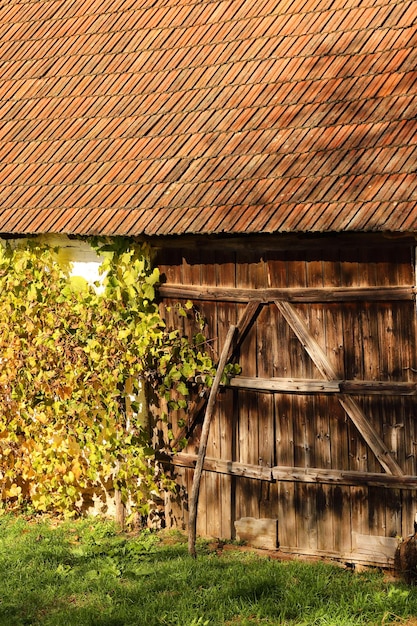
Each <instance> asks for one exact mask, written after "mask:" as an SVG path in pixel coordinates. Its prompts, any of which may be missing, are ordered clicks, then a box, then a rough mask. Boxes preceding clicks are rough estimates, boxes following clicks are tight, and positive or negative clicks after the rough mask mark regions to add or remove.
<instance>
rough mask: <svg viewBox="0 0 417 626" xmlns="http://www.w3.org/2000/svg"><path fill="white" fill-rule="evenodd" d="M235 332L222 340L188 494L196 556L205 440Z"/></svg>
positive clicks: (191, 551) (190, 548) (190, 536)
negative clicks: (198, 509)
mask: <svg viewBox="0 0 417 626" xmlns="http://www.w3.org/2000/svg"><path fill="white" fill-rule="evenodd" d="M235 332H236V326H230V328H229V330H228V332H227V335H226V340H225V342H224V346H223V349H222V352H221V355H220V360H219V364H218V366H217V371H216V376H215V377H214V381H213V385H212V387H211V389H210V395H209V399H208V402H207V409H206V414H205V416H204V421H203V428H202V431H201V437H200V447H199V449H198V456H197V463H196V466H195V471H194V477H193V486H192V489H191V496H190V503H189V504H190V517H189V531H188V552H189V554H190V555H191V556H192V557H194V558H195V557H196V549H195V542H196V528H197V505H198V496H199V493H200V481H201V474H202V471H203V465H204V458H205V456H206V450H207V442H208V436H209V432H210V424H211V420H212V417H213V413H214V404H215V402H216V396H217V392H218V390H219V387H220V381H221V377H222V375H223V370H224V368H225V366H226V362H227V358H228V355H229V352H230V348H231V346H232V342H233V337H234V335H235Z"/></svg>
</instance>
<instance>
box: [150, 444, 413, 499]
mask: <svg viewBox="0 0 417 626" xmlns="http://www.w3.org/2000/svg"><path fill="white" fill-rule="evenodd" d="M161 461H162V462H165V463H172V465H174V466H175V467H189V468H193V467H195V465H196V463H197V455H195V454H186V453H184V452H179V453H178V454H176V455H175V456H173V457H172V458H171V459H169V458H167V457H164V458H163V459H161ZM203 469H204V471H207V472H214V473H216V474H225V475H228V476H242V477H244V478H251V479H253V480H264V481H269V482H271V481H275V480H281V481H284V482H298V483H310V484H311V483H317V484H329V485H346V486H349V485H351V486H352V485H361V486H364V487H387V488H388V489H389V488H391V489H413V490H416V489H417V476H404V475H403V476H393V475H392V474H386V473H380V474H378V473H374V472H355V471H344V470H335V469H321V468H315V467H308V468H304V467H290V466H277V467H265V466H262V465H250V464H248V463H238V462H237V461H228V460H224V459H214V458H210V457H206V458H205V459H204V464H203Z"/></svg>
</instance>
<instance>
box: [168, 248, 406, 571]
mask: <svg viewBox="0 0 417 626" xmlns="http://www.w3.org/2000/svg"><path fill="white" fill-rule="evenodd" d="M157 262H158V265H159V267H160V269H161V272H162V274H163V276H164V280H166V282H167V283H169V284H177V285H197V286H221V287H222V288H223V289H227V288H228V287H250V288H271V287H276V288H291V287H294V288H300V287H307V288H327V289H330V290H332V289H334V288H338V287H352V288H356V287H368V286H375V287H391V286H395V287H398V286H413V285H414V284H415V278H414V246H413V245H412V243H411V242H407V241H402V240H398V241H397V240H395V239H394V240H391V239H386V238H383V237H381V238H375V237H373V238H369V239H368V238H366V237H360V238H344V239H340V240H338V239H337V238H323V239H320V240H314V239H311V238H308V239H306V240H303V239H302V238H301V239H300V238H298V239H293V238H288V239H285V238H281V239H279V238H277V239H268V240H248V241H247V242H245V241H243V242H239V244H238V245H233V244H232V243H230V244H229V243H227V242H216V241H213V242H205V243H202V244H201V245H200V244H199V243H198V242H197V243H195V242H194V243H193V244H190V245H185V244H183V245H178V244H177V245H175V246H172V247H169V246H168V245H166V246H161V248H160V249H159V251H158V256H157ZM173 302H174V299H169V298H165V299H164V300H163V303H162V307H163V308H164V307H166V305H169V304H172V303H173ZM195 304H196V306H197V307H198V309H199V310H200V311H201V313H202V315H203V316H204V318H205V319H206V320H207V328H206V333H207V335H208V337H210V338H211V339H212V340H213V342H212V346H213V350H214V352H215V354H217V355H218V354H219V352H220V350H221V347H222V344H223V342H224V340H225V337H226V333H227V330H228V328H229V326H230V324H236V323H237V320H238V319H239V316H240V315H241V314H242V312H243V310H244V309H245V303H243V302H230V301H229V302H225V301H221V300H218V301H212V300H210V301H209V300H207V301H205V300H199V301H198V302H195ZM294 307H295V309H296V311H297V312H298V314H299V315H300V316H301V317H302V318H303V320H304V321H305V322H306V324H307V326H308V329H309V331H310V333H311V334H312V335H313V337H314V338H315V340H316V341H317V342H318V344H319V345H320V346H321V348H322V349H323V351H324V352H325V353H326V354H327V357H328V359H329V360H330V362H331V364H332V366H333V368H334V369H335V370H336V372H337V374H338V377H339V378H340V379H341V380H353V381H357V380H366V381H387V382H388V381H391V382H393V381H397V382H400V381H402V382H416V381H417V359H416V323H415V321H416V307H415V301H414V300H413V298H410V299H408V300H399V301H395V300H394V301H369V302H366V301H357V302H355V301H353V302H352V301H342V302H328V303H326V302H316V303H308V304H306V303H297V304H295V305H294ZM165 310H166V309H165ZM166 315H167V320H168V322H169V323H173V317H172V315H173V314H172V312H171V313H170V312H169V311H166ZM238 361H239V363H240V365H241V367H242V376H247V377H262V378H271V377H283V378H297V379H317V380H322V375H321V373H320V372H319V371H318V369H317V367H316V366H315V365H314V363H313V362H312V360H311V358H310V357H309V356H308V354H307V352H306V351H305V349H304V348H303V346H302V345H301V342H300V341H299V339H298V338H297V337H296V336H295V334H294V332H293V331H292V330H291V328H290V326H289V325H288V324H287V323H286V321H285V320H284V318H283V317H282V315H281V313H280V311H279V310H278V308H277V306H275V304H274V303H268V304H264V305H263V306H262V308H261V311H260V313H259V315H258V317H257V319H256V321H255V322H254V324H253V326H252V327H251V328H250V330H249V332H248V333H247V336H246V337H245V339H244V341H243V343H242V345H241V349H240V353H239V357H238ZM354 398H355V399H356V400H357V402H358V403H359V405H360V406H361V408H362V409H363V412H364V414H365V415H366V417H367V419H368V420H369V422H370V423H371V425H372V426H373V427H374V429H375V430H376V431H377V433H378V434H379V435H380V437H381V438H382V440H383V441H384V442H385V444H386V445H387V447H388V448H389V450H390V451H391V452H392V455H393V457H394V458H395V459H396V460H397V462H398V464H399V465H400V467H401V468H402V470H403V472H404V474H406V475H412V476H414V475H416V474H417V467H416V446H417V432H416V423H415V422H416V415H417V411H416V408H417V407H416V395H393V394H388V395H387V394H385V395H378V394H374V395H357V396H354ZM174 421H175V420H174ZM173 428H174V434H175V423H174V425H173ZM198 435H199V429H198V428H196V429H195V431H194V434H193V437H192V438H191V439H190V441H189V445H188V447H187V448H186V449H185V450H184V452H185V453H189V454H195V453H196V452H197V450H198ZM207 457H208V458H211V459H217V460H220V461H222V460H223V461H233V462H238V463H240V464H243V465H245V464H247V465H248V466H257V467H261V468H273V467H277V466H278V467H281V466H285V467H287V466H290V467H296V468H320V469H323V470H333V469H334V470H344V471H358V472H363V473H368V472H369V473H383V472H384V470H383V468H382V467H381V465H380V463H379V462H378V460H377V459H376V457H375V455H374V453H373V452H372V451H371V450H370V448H369V447H368V445H367V444H366V443H365V441H364V439H363V437H362V436H361V434H360V433H359V432H358V430H357V428H356V427H355V426H354V424H353V423H352V421H351V420H350V419H349V417H348V416H347V414H346V413H345V411H344V409H343V408H342V406H341V405H340V403H339V401H338V398H337V395H335V394H333V395H332V394H323V395H320V394H306V393H304V394H295V393H264V392H256V391H252V390H243V389H239V390H237V389H235V388H233V389H230V388H229V389H226V390H223V391H222V392H221V393H220V395H219V397H218V400H217V404H216V413H215V417H214V420H213V423H212V427H211V432H210V439H209V444H208V449H207ZM176 475H177V480H178V485H179V490H180V493H181V498H178V499H177V501H176V502H175V501H174V499H173V501H172V506H171V511H170V516H169V519H168V523H170V524H177V525H180V526H185V525H186V523H187V497H188V494H189V493H190V491H191V484H192V475H193V470H192V469H190V468H187V467H176ZM416 511H417V503H416V498H415V491H414V489H400V488H398V487H387V486H370V485H361V484H352V485H349V484H332V483H331V481H330V482H329V483H326V482H321V483H319V484H318V483H315V482H305V481H302V480H300V481H299V480H293V481H291V480H284V481H281V480H262V479H256V478H253V477H250V478H247V477H245V476H244V475H233V474H230V473H229V474H228V473H227V472H226V473H225V472H216V471H204V472H203V479H202V485H201V491H200V499H199V509H198V525H197V532H198V533H199V534H200V535H205V536H214V537H222V538H233V537H234V536H235V526H234V522H235V521H236V520H239V519H241V518H244V517H254V518H271V519H278V537H279V545H280V547H281V548H282V549H288V550H290V551H296V552H300V553H306V554H309V553H317V554H321V553H323V554H324V553H325V554H335V555H346V554H349V553H350V552H352V551H353V552H354V551H355V545H354V544H355V537H356V536H362V535H375V536H379V537H381V536H382V537H395V536H406V535H408V534H409V533H410V532H412V528H413V519H414V515H415V513H416ZM371 560H372V559H371Z"/></svg>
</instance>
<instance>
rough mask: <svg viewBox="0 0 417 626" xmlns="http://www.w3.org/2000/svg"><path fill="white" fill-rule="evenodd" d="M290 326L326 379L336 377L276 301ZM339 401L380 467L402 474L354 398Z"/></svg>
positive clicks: (288, 309) (286, 307)
mask: <svg viewBox="0 0 417 626" xmlns="http://www.w3.org/2000/svg"><path fill="white" fill-rule="evenodd" d="M275 304H276V305H277V307H278V309H279V310H280V312H281V313H282V315H283V316H284V318H285V319H286V321H287V322H288V324H289V325H290V326H291V328H292V329H293V331H294V332H295V334H296V335H297V337H298V338H299V340H300V341H301V343H302V344H303V345H304V347H305V349H306V350H307V352H308V354H309V355H310V357H311V358H312V360H313V361H314V363H315V364H316V366H317V367H318V369H319V370H320V372H321V373H322V375H323V376H324V377H325V378H327V379H335V378H337V375H336V372H335V371H334V369H333V366H332V365H331V363H330V362H329V360H328V358H327V356H326V355H325V353H324V352H323V351H322V350H321V348H320V346H319V345H318V344H317V342H316V341H315V339H314V338H313V337H312V336H311V334H310V332H309V330H308V328H307V326H306V324H305V323H304V322H303V320H302V319H301V318H300V316H299V315H298V314H297V312H296V311H295V310H294V308H293V307H292V305H290V304H289V303H284V302H276V303H275ZM339 402H340V404H341V405H342V406H343V408H344V409H345V411H346V413H347V414H348V415H349V417H350V419H351V420H352V422H353V423H354V424H355V426H356V427H357V428H358V430H359V431H360V433H361V435H362V436H363V438H364V439H365V441H366V443H367V444H368V445H369V447H370V448H371V450H372V451H373V453H374V454H375V456H376V457H377V459H378V460H379V462H380V463H381V465H382V467H383V468H384V469H385V470H386V471H387V472H389V473H392V474H394V475H396V476H401V475H403V471H402V469H401V468H400V466H399V465H398V464H397V462H396V461H395V460H394V459H393V458H392V457H391V455H390V452H389V450H388V448H387V447H386V445H385V443H384V442H383V441H382V439H381V438H380V436H379V435H378V433H377V432H376V431H375V429H374V428H373V427H372V425H371V424H370V423H369V422H368V421H367V419H366V417H365V415H364V414H363V412H362V410H361V408H360V406H359V405H358V404H357V403H356V401H355V400H353V399H352V398H349V397H346V396H345V397H339Z"/></svg>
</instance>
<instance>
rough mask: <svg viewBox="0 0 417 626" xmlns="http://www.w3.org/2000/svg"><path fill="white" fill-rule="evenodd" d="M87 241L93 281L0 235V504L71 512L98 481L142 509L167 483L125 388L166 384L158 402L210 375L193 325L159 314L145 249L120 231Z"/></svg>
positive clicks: (34, 246) (140, 411) (181, 403)
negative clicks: (97, 260) (168, 321)
mask: <svg viewBox="0 0 417 626" xmlns="http://www.w3.org/2000/svg"><path fill="white" fill-rule="evenodd" d="M97 249H98V251H99V253H100V254H101V255H102V258H103V263H102V272H103V276H104V280H103V288H102V289H97V288H95V287H94V286H90V285H88V284H87V282H86V281H83V280H82V279H79V278H77V279H74V278H71V276H70V265H69V264H67V265H62V263H58V261H57V258H58V257H57V250H54V249H52V248H50V247H48V246H46V245H42V244H39V243H37V242H36V241H29V242H28V241H25V242H24V243H22V244H21V245H18V246H11V245H8V244H6V245H5V246H1V247H0V364H1V368H0V497H1V500H2V503H3V508H4V507H7V506H8V507H19V506H22V505H23V504H26V503H27V502H29V503H30V505H31V506H32V507H34V508H35V509H36V510H39V511H54V512H59V513H65V514H69V515H73V514H76V513H78V512H79V511H80V510H81V508H82V502H83V494H85V493H87V492H90V493H91V491H92V490H93V491H94V489H100V488H102V486H103V485H107V486H108V487H110V488H117V489H119V490H120V491H121V493H122V498H123V499H124V500H127V499H129V500H130V501H131V503H132V504H133V506H134V507H136V509H137V510H139V511H141V512H142V513H144V512H146V506H147V502H148V500H149V499H150V498H151V497H152V494H154V493H156V492H159V491H160V489H161V487H162V488H169V487H170V484H169V481H168V480H167V479H166V477H164V476H163V474H162V473H161V471H160V470H159V469H158V468H157V466H156V464H155V462H154V453H155V450H154V449H153V448H152V446H151V444H150V441H151V439H150V436H149V428H147V426H146V420H147V408H146V403H143V402H136V401H135V397H136V396H137V395H138V394H140V392H141V391H142V385H143V381H148V382H149V383H150V384H152V385H153V387H154V388H155V390H156V391H157V393H158V394H159V396H160V397H162V398H163V397H165V398H166V399H168V400H169V399H170V398H171V397H172V396H171V394H172V390H173V389H176V391H177V396H176V397H177V398H178V397H179V398H180V399H179V400H178V399H177V400H176V401H175V402H174V403H173V402H172V401H171V400H170V402H169V403H168V406H171V407H172V408H174V409H177V408H178V407H182V408H186V406H187V401H188V394H189V388H190V386H192V385H193V381H194V380H195V377H196V376H197V375H199V376H200V377H201V376H203V380H204V381H205V383H206V384H207V385H208V386H209V385H210V383H211V379H212V376H213V374H214V372H215V369H214V367H213V363H212V360H211V357H210V355H209V354H208V353H207V352H206V351H205V345H206V344H205V337H204V336H203V335H202V333H201V332H197V333H196V334H195V336H194V337H192V338H186V337H182V336H181V334H180V332H179V331H178V329H169V328H167V327H166V325H165V323H164V320H163V319H162V318H161V316H160V313H159V310H158V306H157V304H156V302H155V286H156V285H157V283H158V281H159V272H158V270H157V268H154V267H152V264H151V254H150V249H149V248H148V247H147V246H146V245H141V246H139V245H136V244H133V243H132V242H130V241H126V240H114V241H113V242H111V243H108V244H106V245H101V246H97ZM191 307H192V305H191V303H187V305H186V307H185V309H182V308H181V307H178V314H179V315H186V314H187V310H186V309H187V308H188V309H191ZM200 330H201V329H200ZM178 394H179V396H178ZM127 396H128V397H129V401H128V402H126V397H127ZM132 398H133V400H132Z"/></svg>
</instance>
